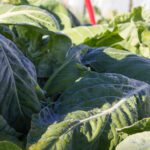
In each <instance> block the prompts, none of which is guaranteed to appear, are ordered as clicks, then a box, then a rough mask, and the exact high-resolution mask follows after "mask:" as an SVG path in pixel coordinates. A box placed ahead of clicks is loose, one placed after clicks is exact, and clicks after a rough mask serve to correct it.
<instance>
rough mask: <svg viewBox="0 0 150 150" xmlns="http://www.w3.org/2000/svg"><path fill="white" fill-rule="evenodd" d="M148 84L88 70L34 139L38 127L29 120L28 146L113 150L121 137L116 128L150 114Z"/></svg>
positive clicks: (58, 104) (67, 93) (57, 149)
mask: <svg viewBox="0 0 150 150" xmlns="http://www.w3.org/2000/svg"><path fill="white" fill-rule="evenodd" d="M149 88H150V87H149V85H148V84H146V83H143V82H140V81H136V80H132V79H129V78H127V77H125V76H122V75H117V74H98V73H89V74H87V75H86V76H84V77H82V78H79V79H78V80H77V81H76V83H75V84H74V85H73V86H72V87H70V89H68V90H67V91H66V92H64V94H63V95H62V96H61V97H60V99H59V100H58V102H57V105H56V106H55V112H57V114H58V115H62V117H61V119H59V120H56V121H57V122H56V123H54V124H51V123H50V125H47V128H46V129H45V132H44V133H43V134H41V137H40V136H39V138H38V139H36V140H37V141H35V140H34V141H32V140H31V139H32V136H33V139H34V137H35V133H36V132H37V131H38V130H39V127H36V123H34V122H33V123H32V127H31V130H30V133H29V137H30V138H28V147H29V149H30V150H35V149H36V150H46V149H51V150H70V149H72V150H81V149H83V148H84V149H88V150H104V149H109V150H112V149H114V147H115V146H116V145H117V144H118V143H119V141H120V138H119V136H118V133H117V131H116V128H119V127H124V126H127V125H131V124H133V123H134V122H136V121H138V120H139V119H141V118H144V117H146V116H149V115H150V111H149V105H150V97H149V90H150V89H149ZM41 127H42V126H41ZM40 131H41V130H40ZM42 132H43V131H42ZM79 143H80V144H79Z"/></svg>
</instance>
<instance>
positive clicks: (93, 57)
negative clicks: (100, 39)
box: [82, 48, 150, 83]
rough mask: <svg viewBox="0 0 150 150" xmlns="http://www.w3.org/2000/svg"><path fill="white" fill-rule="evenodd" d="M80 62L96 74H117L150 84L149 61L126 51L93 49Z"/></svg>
mask: <svg viewBox="0 0 150 150" xmlns="http://www.w3.org/2000/svg"><path fill="white" fill-rule="evenodd" d="M82 62H83V64H85V65H87V66H90V67H91V69H92V70H95V71H96V72H100V73H102V72H107V73H119V74H123V75H125V76H128V77H130V78H134V79H137V80H141V81H145V82H147V83H150V71H149V70H150V60H149V59H147V58H144V57H140V56H139V55H135V54H133V53H131V52H128V51H123V50H118V49H114V48H97V49H94V48H93V49H91V50H89V51H88V52H87V53H86V54H85V55H84V56H83V58H82Z"/></svg>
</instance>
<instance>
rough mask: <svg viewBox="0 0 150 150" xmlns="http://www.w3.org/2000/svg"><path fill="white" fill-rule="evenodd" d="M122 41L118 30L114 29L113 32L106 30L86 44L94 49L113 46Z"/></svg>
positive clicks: (86, 41) (87, 40) (88, 40)
mask: <svg viewBox="0 0 150 150" xmlns="http://www.w3.org/2000/svg"><path fill="white" fill-rule="evenodd" d="M122 40H123V38H122V37H121V36H120V35H119V32H118V29H114V30H113V31H109V30H106V31H105V32H104V33H101V34H100V35H96V36H95V37H93V38H87V39H86V40H85V42H84V44H86V45H89V46H92V47H100V46H111V45H113V44H115V43H117V42H120V41H122Z"/></svg>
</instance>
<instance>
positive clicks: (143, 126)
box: [118, 118, 150, 135]
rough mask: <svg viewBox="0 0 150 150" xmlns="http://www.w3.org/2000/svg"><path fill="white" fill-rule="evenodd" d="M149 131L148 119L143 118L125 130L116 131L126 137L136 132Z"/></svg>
mask: <svg viewBox="0 0 150 150" xmlns="http://www.w3.org/2000/svg"><path fill="white" fill-rule="evenodd" d="M144 131H150V118H144V119H142V120H139V121H137V122H135V123H134V124H132V125H131V126H126V127H125V128H121V129H118V132H123V133H126V134H128V135H131V134H135V133H138V132H144Z"/></svg>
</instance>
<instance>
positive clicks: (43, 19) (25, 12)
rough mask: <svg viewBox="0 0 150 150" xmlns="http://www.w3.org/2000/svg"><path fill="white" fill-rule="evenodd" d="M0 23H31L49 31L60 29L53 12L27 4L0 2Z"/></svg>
mask: <svg viewBox="0 0 150 150" xmlns="http://www.w3.org/2000/svg"><path fill="white" fill-rule="evenodd" d="M0 23H1V24H13V25H31V26H35V27H38V28H40V29H43V30H44V29H45V30H49V31H57V29H59V25H58V23H57V21H56V19H55V17H54V16H53V15H52V14H51V13H49V12H47V11H45V10H42V9H40V8H37V7H33V6H27V5H20V6H14V5H9V4H0Z"/></svg>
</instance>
